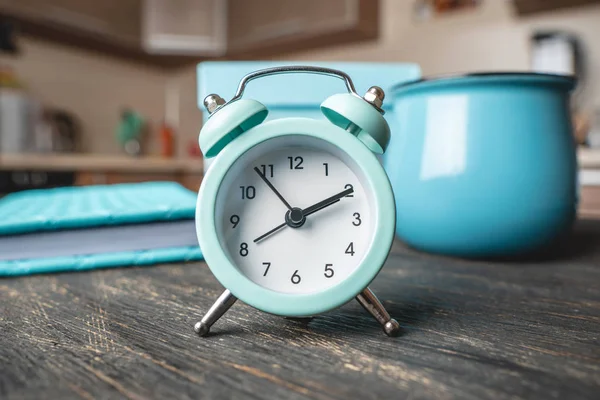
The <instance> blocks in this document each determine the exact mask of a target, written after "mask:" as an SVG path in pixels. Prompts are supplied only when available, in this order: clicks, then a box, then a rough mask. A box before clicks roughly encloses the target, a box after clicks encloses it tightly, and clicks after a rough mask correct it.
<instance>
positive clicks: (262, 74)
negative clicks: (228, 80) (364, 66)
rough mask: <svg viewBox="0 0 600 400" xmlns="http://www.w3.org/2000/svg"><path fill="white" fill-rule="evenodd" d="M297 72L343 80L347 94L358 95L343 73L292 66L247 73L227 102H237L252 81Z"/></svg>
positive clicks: (327, 69)
mask: <svg viewBox="0 0 600 400" xmlns="http://www.w3.org/2000/svg"><path fill="white" fill-rule="evenodd" d="M298 72H299V73H307V74H317V75H327V76H332V77H336V78H339V79H341V80H343V81H344V83H345V84H346V88H347V89H348V93H351V94H354V95H356V96H358V93H356V89H355V88H354V83H352V79H350V76H349V75H348V74H346V73H345V72H343V71H339V70H337V69H331V68H324V67H311V66H308V65H293V66H285V67H272V68H265V69H260V70H258V71H254V72H252V73H249V74H248V75H246V76H244V77H243V78H242V80H241V81H240V84H239V86H238V89H237V92H236V93H235V96H233V97H232V98H231V100H229V101H230V102H232V101H236V100H239V99H240V98H241V97H242V95H243V94H244V89H245V88H246V85H247V84H248V82H250V81H252V80H254V79H257V78H261V77H265V76H269V75H280V74H289V73H298ZM359 97H360V96H359Z"/></svg>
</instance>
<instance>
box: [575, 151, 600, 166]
mask: <svg viewBox="0 0 600 400" xmlns="http://www.w3.org/2000/svg"><path fill="white" fill-rule="evenodd" d="M577 160H578V162H579V168H583V169H600V148H598V149H596V148H584V147H581V148H579V149H578V150H577Z"/></svg>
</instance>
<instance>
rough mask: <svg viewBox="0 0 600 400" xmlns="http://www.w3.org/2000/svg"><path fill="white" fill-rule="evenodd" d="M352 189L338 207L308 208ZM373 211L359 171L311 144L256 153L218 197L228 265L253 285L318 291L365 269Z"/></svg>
mask: <svg viewBox="0 0 600 400" xmlns="http://www.w3.org/2000/svg"><path fill="white" fill-rule="evenodd" d="M255 168H256V169H257V170H258V171H257V170H256V169H255ZM261 175H262V176H261ZM266 181H268V182H269V183H270V184H271V185H272V186H273V188H274V189H275V190H276V191H277V192H278V193H279V194H280V195H281V197H283V199H284V200H282V199H280V198H279V197H278V195H277V194H276V193H275V191H274V190H273V189H272V188H271V187H270V186H269V185H268V184H267V182H266ZM350 188H352V190H353V191H352V193H351V194H348V195H346V196H343V197H341V198H340V199H339V201H337V202H334V203H333V204H325V205H324V207H323V208H321V209H319V210H317V211H314V209H310V208H309V207H311V206H313V205H315V204H317V203H319V202H322V201H323V200H326V199H328V198H331V197H332V196H334V195H338V194H340V193H342V192H344V191H345V190H346V191H347V190H348V189H350ZM284 201H285V202H287V203H288V204H289V206H290V207H292V208H293V209H294V211H292V212H290V211H289V209H288V206H287V205H286V204H285V202H284ZM372 204H373V198H372V196H371V193H370V190H369V188H368V186H367V185H366V184H365V179H364V177H363V175H362V174H361V171H360V169H358V168H357V166H356V164H355V163H354V162H353V160H351V159H350V158H349V157H348V156H347V155H346V154H345V153H344V152H343V151H341V150H340V149H338V148H337V147H335V146H332V145H330V144H329V143H328V142H326V141H323V140H319V139H316V138H312V137H307V136H287V137H280V138H275V139H271V140H268V141H266V142H263V143H261V144H259V145H257V146H254V147H253V148H252V149H250V150H249V151H247V152H246V153H245V154H244V155H243V156H241V157H240V158H239V159H238V160H236V162H235V163H234V164H233V166H232V167H231V168H230V170H229V171H228V172H227V174H226V176H225V178H224V180H223V182H222V184H221V186H220V188H219V192H218V194H217V205H218V206H217V210H216V212H217V215H216V223H217V232H218V234H219V240H220V242H221V246H222V247H223V249H225V251H226V253H227V254H228V257H229V259H230V260H231V262H232V263H233V264H234V265H235V266H236V267H237V268H238V269H239V270H240V271H241V272H242V273H243V274H244V275H245V276H246V277H248V278H249V279H250V280H252V281H253V282H255V283H256V284H258V285H261V286H263V287H265V288H268V289H270V290H273V291H277V292H283V293H311V292H318V291H322V290H324V289H327V288H329V287H331V286H334V285H336V284H338V283H340V282H341V281H343V280H344V279H346V278H347V277H348V276H350V274H352V272H354V271H355V269H356V268H357V267H358V266H359V265H360V263H361V260H362V258H363V256H364V254H365V253H366V251H367V250H368V249H369V247H370V246H371V241H372V238H373V234H374V225H375V223H374V221H373V220H374V216H375V213H374V210H372ZM300 210H302V211H300ZM310 211H314V212H312V213H310V215H304V214H307V213H308V212H310ZM286 214H287V215H288V219H287V221H288V224H286ZM281 225H283V227H281ZM299 225H301V226H299ZM277 227H280V229H277V230H275V231H274V232H273V233H271V234H268V235H266V234H267V233H269V232H270V231H273V230H274V229H275V228H277ZM265 235H266V236H265Z"/></svg>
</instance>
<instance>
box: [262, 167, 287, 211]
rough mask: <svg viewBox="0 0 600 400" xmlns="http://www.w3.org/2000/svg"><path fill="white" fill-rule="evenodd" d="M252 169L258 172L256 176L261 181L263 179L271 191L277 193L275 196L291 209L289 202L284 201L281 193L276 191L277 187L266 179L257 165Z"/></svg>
mask: <svg viewBox="0 0 600 400" xmlns="http://www.w3.org/2000/svg"><path fill="white" fill-rule="evenodd" d="M254 170H255V171H256V173H257V174H258V176H260V177H261V179H262V180H263V181H265V183H266V184H267V186H268V187H269V188H270V189H271V190H272V191H273V193H275V194H276V195H277V197H279V200H281V201H282V202H283V204H285V206H286V207H287V208H288V210H291V209H292V206H290V203H288V202H287V201H285V199H284V198H283V196H282V195H281V193H279V192H278V191H277V189H275V186H273V185H272V184H271V182H269V180H268V179H267V177H266V176H265V175H264V174H263V173H262V172H260V169H258V167H254Z"/></svg>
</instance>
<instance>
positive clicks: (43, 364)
mask: <svg viewBox="0 0 600 400" xmlns="http://www.w3.org/2000/svg"><path fill="white" fill-rule="evenodd" d="M371 287H372V288H373V289H374V290H375V291H376V293H377V294H378V296H379V297H380V298H381V299H382V300H383V301H384V303H385V305H386V306H387V307H388V309H389V311H390V312H391V313H392V314H393V316H395V317H396V318H397V319H398V320H399V321H400V323H401V325H402V327H403V334H402V335H401V336H400V337H397V338H389V337H387V336H385V335H384V334H383V333H382V331H381V329H380V327H379V326H378V325H377V324H376V323H375V321H374V320H373V319H372V317H371V316H370V315H368V314H367V313H366V312H365V311H364V310H363V309H362V308H361V307H360V306H359V305H358V303H356V302H352V303H349V304H348V305H346V306H344V307H342V308H341V309H339V310H337V311H333V312H330V313H328V314H326V315H323V316H320V317H318V318H316V319H314V320H313V321H312V322H311V323H310V324H308V325H305V324H303V323H300V322H295V321H291V320H286V319H283V318H279V317H275V316H271V315H266V314H264V313H260V312H258V311H256V310H254V309H252V308H250V307H248V306H246V305H244V304H241V302H238V303H236V304H235V305H234V306H233V308H232V309H231V310H230V311H229V312H228V313H227V314H226V315H225V317H224V318H223V319H221V320H220V321H218V322H217V324H216V325H215V326H214V327H213V333H212V334H211V335H210V336H209V337H206V338H200V337H198V336H196V335H195V334H194V332H193V329H192V327H193V325H194V323H195V322H196V321H197V320H198V319H199V318H200V317H201V316H202V314H203V312H204V311H206V310H207V309H208V307H209V306H210V305H211V304H212V302H213V301H214V299H215V298H216V297H217V296H218V295H219V294H220V293H221V290H222V288H221V286H220V285H219V284H218V283H217V282H216V281H215V279H214V278H213V277H212V275H211V274H210V271H209V270H208V268H206V266H205V265H204V264H188V265H163V266H156V267H143V268H122V269H112V270H104V271H96V272H85V273H67V274H60V275H51V276H50V275H49V276H32V277H25V278H16V279H4V280H0V398H2V399H17V398H19V399H21V398H27V399H29V398H31V399H34V398H53V399H69V398H81V399H108V398H110V399H113V398H126V399H147V398H156V399H172V398H183V399H219V398H227V399H229V398H234V399H254V398H256V399H265V398H266V399H286V398H291V399H300V398H310V399H344V400H346V399H396V398H410V399H422V398H423V399H424V398H427V399H431V398H440V399H450V398H460V399H486V398H493V399H508V398H511V399H516V398H527V399H544V400H547V399H554V398H556V399H567V398H568V399H598V398H599V396H600V222H585V221H584V222H582V223H580V224H579V225H578V227H577V229H576V232H575V234H574V235H573V237H572V238H571V239H569V240H567V241H565V242H564V244H563V245H562V246H557V247H556V248H555V249H554V251H553V252H552V254H549V253H548V254H545V255H544V256H542V257H538V258H532V259H529V260H520V261H504V262H491V261H486V262H484V261H465V260H459V259H451V258H445V257H440V256H432V255H425V254H421V253H419V252H416V251H414V250H410V249H407V248H406V247H404V246H402V245H401V244H400V243H397V244H396V245H395V247H394V250H393V253H392V255H391V256H390V258H389V260H388V262H387V264H386V266H385V268H384V269H383V271H382V273H381V274H380V275H379V277H378V278H377V279H376V280H375V281H374V282H373V284H372V286H371Z"/></svg>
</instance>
